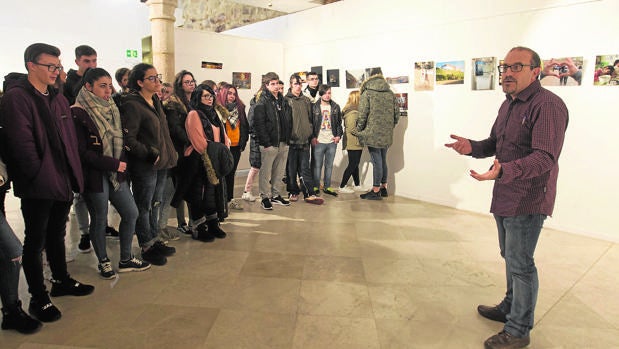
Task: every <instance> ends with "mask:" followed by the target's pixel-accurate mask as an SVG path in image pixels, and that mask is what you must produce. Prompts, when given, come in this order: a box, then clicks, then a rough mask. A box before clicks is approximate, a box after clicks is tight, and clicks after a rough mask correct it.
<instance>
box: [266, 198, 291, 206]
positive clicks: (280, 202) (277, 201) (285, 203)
mask: <svg viewBox="0 0 619 349" xmlns="http://www.w3.org/2000/svg"><path fill="white" fill-rule="evenodd" d="M271 203H272V204H276V205H282V206H290V201H288V200H286V199H284V198H283V197H282V196H281V195H277V196H276V197H274V198H271Z"/></svg>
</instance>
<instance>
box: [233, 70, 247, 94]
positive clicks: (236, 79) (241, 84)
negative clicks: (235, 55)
mask: <svg viewBox="0 0 619 349" xmlns="http://www.w3.org/2000/svg"><path fill="white" fill-rule="evenodd" d="M232 86H234V87H236V89H237V90H249V89H251V73H239V72H233V73H232Z"/></svg>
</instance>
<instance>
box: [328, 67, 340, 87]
mask: <svg viewBox="0 0 619 349" xmlns="http://www.w3.org/2000/svg"><path fill="white" fill-rule="evenodd" d="M327 85H329V86H331V87H340V70H339V69H327Z"/></svg>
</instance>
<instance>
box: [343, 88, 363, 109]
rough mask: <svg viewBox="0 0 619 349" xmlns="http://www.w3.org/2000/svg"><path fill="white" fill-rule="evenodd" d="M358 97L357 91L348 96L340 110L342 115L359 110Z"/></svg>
mask: <svg viewBox="0 0 619 349" xmlns="http://www.w3.org/2000/svg"><path fill="white" fill-rule="evenodd" d="M359 95H360V93H359V90H354V91H351V92H350V94H349V95H348V101H346V105H345V106H344V109H342V113H343V114H346V113H347V112H349V111H351V110H357V109H359Z"/></svg>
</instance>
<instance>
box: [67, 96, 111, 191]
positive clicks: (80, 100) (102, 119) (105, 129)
mask: <svg viewBox="0 0 619 349" xmlns="http://www.w3.org/2000/svg"><path fill="white" fill-rule="evenodd" d="M75 104H76V105H77V106H79V107H81V108H82V109H84V110H85V111H86V112H87V113H88V115H89V116H90V118H91V119H92V121H93V122H94V123H95V126H96V127H97V130H98V131H99V137H101V143H102V146H103V155H104V156H108V157H113V158H114V159H120V154H121V153H122V150H123V132H122V125H121V123H120V112H119V111H118V108H117V107H116V104H114V100H112V99H111V98H110V99H109V100H107V101H106V100H105V99H103V98H100V97H97V96H96V95H95V94H93V93H92V92H90V91H88V90H87V89H86V87H82V88H81V89H80V91H79V93H78V94H77V97H76V98H75ZM116 174H117V172H116V171H110V172H109V176H110V182H112V186H114V191H117V190H118V189H119V188H120V183H118V179H117V176H116Z"/></svg>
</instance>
